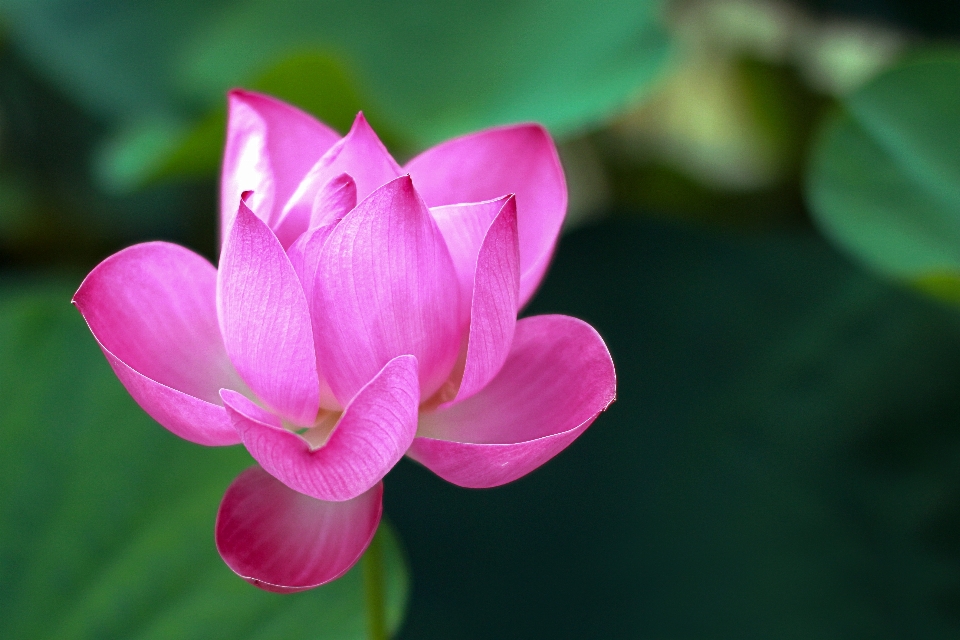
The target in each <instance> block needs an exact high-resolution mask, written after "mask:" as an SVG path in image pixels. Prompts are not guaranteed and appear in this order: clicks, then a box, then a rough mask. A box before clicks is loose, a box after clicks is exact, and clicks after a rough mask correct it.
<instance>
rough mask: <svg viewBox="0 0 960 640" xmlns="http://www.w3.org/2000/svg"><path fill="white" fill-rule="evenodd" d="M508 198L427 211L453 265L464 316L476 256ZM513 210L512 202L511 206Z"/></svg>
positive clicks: (469, 299)
mask: <svg viewBox="0 0 960 640" xmlns="http://www.w3.org/2000/svg"><path fill="white" fill-rule="evenodd" d="M510 198H512V196H503V197H500V198H497V199H495V200H487V201H486V202H468V203H464V204H450V205H444V206H442V207H434V208H433V209H430V215H432V216H433V219H434V220H436V222H437V227H438V228H439V229H440V233H442V234H443V240H444V242H446V243H447V249H449V250H450V257H451V258H452V259H453V266H454V267H455V268H456V270H457V279H458V280H459V281H460V304H461V306H462V307H463V313H464V316H465V317H469V315H470V305H471V300H473V281H474V278H475V276H476V273H477V256H478V255H479V254H480V245H482V244H483V239H484V237H486V235H487V230H488V229H489V228H490V225H491V224H492V223H493V221H494V219H495V218H496V217H497V214H498V213H500V210H501V209H503V205H504V203H505V202H506V201H507V200H508V199H510ZM514 208H516V203H514Z"/></svg>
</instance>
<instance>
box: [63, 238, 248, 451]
mask: <svg viewBox="0 0 960 640" xmlns="http://www.w3.org/2000/svg"><path fill="white" fill-rule="evenodd" d="M216 278H217V272H216V269H214V268H213V265H211V264H210V263H209V262H207V261H206V260H205V259H204V258H202V257H200V256H198V255H197V254H195V253H193V252H192V251H189V250H188V249H184V248H183V247H179V246H177V245H174V244H169V243H166V242H149V243H145V244H138V245H135V246H132V247H129V248H127V249H124V250H123V251H120V252H119V253H116V254H114V255H112V256H110V257H109V258H107V259H106V260H104V261H103V262H101V263H100V264H99V265H97V267H96V268H94V270H93V271H91V272H90V274H89V275H88V276H87V277H86V279H85V280H84V281H83V284H81V285H80V289H79V290H78V291H77V293H76V295H75V296H74V298H73V303H74V304H75V305H77V308H78V309H79V310H80V313H81V314H83V317H84V319H85V320H86V321H87V324H88V325H89V327H90V330H91V331H92V332H93V335H94V337H95V338H96V339H97V341H98V342H99V343H100V346H101V348H102V349H103V352H104V354H105V355H106V356H107V360H108V361H109V362H110V364H111V366H112V367H113V369H114V371H116V373H117V376H118V377H119V378H120V381H121V382H123V384H124V386H125V387H127V390H128V391H129V392H130V394H131V395H132V396H133V397H134V399H135V400H136V401H137V402H138V403H139V404H140V406H142V407H143V409H144V410H145V411H146V412H147V413H149V414H150V416H151V417H153V418H154V419H155V420H156V421H157V422H159V423H160V424H162V425H163V426H164V427H166V428H167V429H169V430H170V431H172V432H174V433H175V434H177V435H179V436H181V437H183V438H185V439H187V440H191V441H193V442H197V443H200V444H207V445H223V444H236V442H237V441H238V440H237V437H236V435H235V434H231V433H230V431H229V429H228V427H229V426H230V424H229V420H228V419H227V416H226V414H225V413H224V410H223V407H222V406H220V395H219V393H220V389H221V388H224V387H226V388H232V389H242V388H243V384H242V383H241V382H240V379H239V377H238V376H237V373H236V371H234V369H233V366H232V365H231V364H230V360H229V359H228V358H227V353H226V351H225V350H224V346H223V340H222V339H221V338H220V329H219V327H218V326H217V319H216V317H217V312H216Z"/></svg>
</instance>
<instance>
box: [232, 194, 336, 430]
mask: <svg viewBox="0 0 960 640" xmlns="http://www.w3.org/2000/svg"><path fill="white" fill-rule="evenodd" d="M217 311H218V313H219V318H220V327H221V331H222V333H223V340H224V344H225V346H226V350H227V353H228V354H229V355H230V359H231V361H232V362H233V364H234V366H236V368H237V371H238V372H239V373H240V376H241V378H243V380H244V381H245V382H246V383H247V384H248V385H249V386H250V388H251V389H252V390H253V392H254V393H255V394H256V395H257V397H259V398H261V399H262V400H263V401H264V402H266V403H267V404H268V405H269V406H270V407H271V408H272V409H274V410H275V411H277V412H279V413H280V414H281V415H283V416H285V417H286V418H288V419H289V420H291V421H292V422H294V423H296V424H300V425H306V424H312V423H313V421H314V419H315V418H316V415H317V410H318V408H319V406H320V399H319V393H320V391H319V389H320V383H319V379H318V375H317V360H316V352H315V351H314V348H313V330H312V328H311V323H310V312H309V310H308V307H307V299H306V296H305V295H304V292H303V288H302V287H301V286H300V280H299V278H298V277H297V274H296V272H295V271H294V269H293V265H292V264H291V263H290V260H289V259H288V258H287V254H286V253H285V252H284V250H283V247H281V246H280V243H279V242H278V241H277V238H276V236H274V235H273V232H271V231H270V229H269V228H268V227H267V225H266V224H265V223H264V222H263V221H262V220H260V219H259V218H257V217H256V216H255V215H254V214H253V212H252V211H250V209H249V208H247V206H246V204H245V203H243V202H241V203H240V208H239V211H238V213H237V219H236V220H235V221H234V223H233V226H232V227H231V229H230V235H229V237H228V238H227V241H226V243H225V244H224V247H223V255H222V257H221V260H220V270H219V272H218V276H217Z"/></svg>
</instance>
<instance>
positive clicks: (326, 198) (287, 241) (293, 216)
mask: <svg viewBox="0 0 960 640" xmlns="http://www.w3.org/2000/svg"><path fill="white" fill-rule="evenodd" d="M355 206H357V184H356V183H355V182H354V181H353V178H351V177H350V176H348V175H347V174H345V173H341V174H340V175H339V176H335V177H333V178H331V179H330V180H329V181H328V182H327V183H326V184H325V185H323V187H321V188H320V190H319V191H317V194H316V196H314V198H313V204H312V205H311V208H310V209H309V210H308V209H307V208H306V207H296V208H294V209H293V210H291V211H290V212H289V213H288V214H287V215H285V216H284V217H283V218H282V219H281V220H280V222H279V223H277V225H276V229H275V233H276V234H277V239H278V240H280V244H282V245H283V246H284V247H289V246H291V245H292V242H294V241H296V240H298V239H299V238H300V237H302V236H303V234H304V233H306V232H307V231H308V230H310V229H314V228H316V227H321V226H324V225H328V224H331V223H334V222H337V221H339V220H340V219H342V218H343V217H344V216H345V215H347V213H349V212H350V210H351V209H353V208H354V207H355Z"/></svg>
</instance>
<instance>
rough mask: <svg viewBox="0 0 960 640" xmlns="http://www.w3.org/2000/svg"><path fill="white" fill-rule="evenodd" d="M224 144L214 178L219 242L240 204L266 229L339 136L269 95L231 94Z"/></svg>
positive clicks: (237, 92)
mask: <svg viewBox="0 0 960 640" xmlns="http://www.w3.org/2000/svg"><path fill="white" fill-rule="evenodd" d="M228 108H229V115H228V120H227V144H226V148H225V149H224V154H223V168H222V170H221V178H220V238H221V239H225V238H226V237H227V232H228V231H229V229H230V225H231V224H232V223H233V218H234V217H235V216H236V213H237V206H238V205H239V204H240V194H241V193H242V192H244V191H253V192H254V195H253V198H252V199H251V201H250V206H251V207H252V208H253V210H254V211H256V212H257V213H258V214H259V215H260V216H261V217H262V218H263V219H264V220H265V221H266V222H267V223H268V224H271V225H272V224H274V223H275V222H276V220H277V218H278V217H279V213H280V207H281V206H282V205H283V203H284V202H286V201H287V199H288V198H289V197H290V195H291V194H292V193H293V192H294V190H295V189H296V188H297V185H298V184H299V183H300V180H301V179H302V178H303V176H305V175H306V174H307V172H308V171H309V170H310V167H312V166H313V165H314V164H315V163H316V162H317V160H318V159H319V158H320V157H321V156H323V154H324V153H325V152H326V151H327V150H328V149H329V148H330V147H331V146H333V144H334V143H336V142H337V140H339V139H340V136H339V135H338V134H337V132H335V131H334V130H333V129H331V128H329V127H327V126H326V125H324V124H321V123H320V122H319V121H317V120H316V119H315V118H313V117H312V116H309V115H307V114H306V113H304V112H303V111H300V110H299V109H296V108H294V107H292V106H290V105H288V104H286V103H284V102H281V101H279V100H277V99H275V98H271V97H270V96H265V95H262V94H259V93H254V92H252V91H243V90H240V89H234V90H233V91H231V92H230V94H229V97H228Z"/></svg>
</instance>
